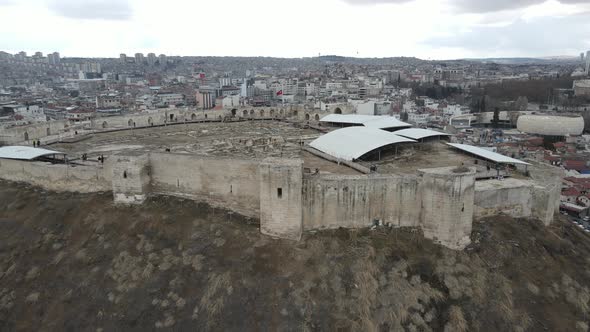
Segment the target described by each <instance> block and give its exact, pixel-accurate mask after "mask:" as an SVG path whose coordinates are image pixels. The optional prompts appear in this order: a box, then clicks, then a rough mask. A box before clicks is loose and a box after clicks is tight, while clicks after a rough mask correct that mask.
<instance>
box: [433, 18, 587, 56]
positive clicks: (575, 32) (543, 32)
mask: <svg viewBox="0 0 590 332" xmlns="http://www.w3.org/2000/svg"><path fill="white" fill-rule="evenodd" d="M588 31H590V13H584V14H579V15H571V16H566V17H542V18H538V19H535V20H532V21H525V20H522V19H519V20H516V21H515V22H514V23H512V24H509V25H506V26H476V27H473V28H471V29H470V30H468V31H465V32H459V33H456V34H454V35H452V36H449V37H439V38H431V39H429V40H426V41H425V44H426V45H429V46H433V47H441V48H449V47H450V48H458V49H464V50H471V51H472V52H474V53H476V54H480V55H481V56H482V57H496V56H524V55H533V56H549V55H567V54H578V53H577V52H579V50H582V49H587V48H589V47H590V42H589V39H588V35H587V34H588V33H587V32H588Z"/></svg>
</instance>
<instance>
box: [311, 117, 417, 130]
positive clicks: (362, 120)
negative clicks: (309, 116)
mask: <svg viewBox="0 0 590 332" xmlns="http://www.w3.org/2000/svg"><path fill="white" fill-rule="evenodd" d="M320 122H331V123H344V124H356V125H363V126H365V127H370V128H377V129H386V128H403V127H411V126H412V125H410V124H408V123H405V122H402V121H400V120H398V119H396V118H394V117H392V116H376V115H361V114H344V115H343V114H330V115H326V116H324V117H323V118H322V119H321V120H320Z"/></svg>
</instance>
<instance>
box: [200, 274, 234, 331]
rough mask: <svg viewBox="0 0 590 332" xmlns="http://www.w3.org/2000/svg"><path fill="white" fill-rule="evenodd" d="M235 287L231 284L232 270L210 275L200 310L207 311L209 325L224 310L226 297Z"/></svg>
mask: <svg viewBox="0 0 590 332" xmlns="http://www.w3.org/2000/svg"><path fill="white" fill-rule="evenodd" d="M232 292H233V288H232V286H231V276H230V272H229V271H228V272H225V273H222V274H215V273H213V274H211V275H209V278H208V282H207V288H206V289H205V293H204V294H203V296H202V297H201V301H200V302H199V303H200V309H201V310H200V311H205V312H206V313H207V325H208V326H211V325H213V323H214V322H215V321H216V319H217V317H218V316H219V314H220V313H221V311H222V310H223V305H224V302H225V297H226V296H227V295H231V294H232Z"/></svg>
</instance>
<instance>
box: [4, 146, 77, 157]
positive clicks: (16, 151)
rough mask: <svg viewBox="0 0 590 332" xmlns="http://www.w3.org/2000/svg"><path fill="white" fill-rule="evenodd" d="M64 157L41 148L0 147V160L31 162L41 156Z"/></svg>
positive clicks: (56, 152)
mask: <svg viewBox="0 0 590 332" xmlns="http://www.w3.org/2000/svg"><path fill="white" fill-rule="evenodd" d="M54 154H59V155H64V154H65V153H63V152H59V151H52V150H47V149H41V148H33V147H30V146H4V147H0V158H1V159H21V160H32V159H35V158H39V157H42V156H48V155H54Z"/></svg>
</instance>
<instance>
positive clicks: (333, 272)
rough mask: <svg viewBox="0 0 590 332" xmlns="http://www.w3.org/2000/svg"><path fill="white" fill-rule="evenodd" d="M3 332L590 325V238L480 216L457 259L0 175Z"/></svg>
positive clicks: (361, 233)
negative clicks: (267, 228) (278, 236)
mask: <svg viewBox="0 0 590 332" xmlns="http://www.w3.org/2000/svg"><path fill="white" fill-rule="evenodd" d="M0 211H2V212H1V213H0V330H3V331H4V330H19V331H25V330H77V331H83V330H87V331H113V330H126V331H129V330H131V331H145V330H154V329H157V330H162V331H166V330H180V331H184V330H228V331H246V330H251V331H260V330H276V331H279V330H280V331H284V330H293V331H299V330H318V331H319V330H340V331H359V330H364V331H386V330H405V331H443V330H445V331H544V330H547V331H576V330H579V331H586V330H587V329H588V317H589V314H590V303H589V301H590V289H589V287H590V256H588V252H589V251H590V240H589V237H588V236H587V235H586V234H584V233H582V232H580V231H579V230H578V229H577V228H575V227H573V226H572V225H571V224H569V223H567V222H565V221H563V220H558V221H556V222H555V223H554V224H553V225H552V226H551V227H547V228H545V227H543V226H542V225H540V224H539V223H538V222H536V221H534V220H525V219H522V220H514V219H511V218H508V217H495V218H492V219H485V220H481V221H479V222H475V223H474V230H473V233H472V242H473V243H472V245H471V246H469V247H468V248H467V249H466V250H464V251H453V250H449V249H446V248H444V247H442V246H438V245H434V244H433V243H432V242H431V241H428V240H425V239H424V238H423V237H422V235H421V234H420V233H419V231H417V230H414V229H389V228H378V229H376V230H372V231H371V230H368V229H363V230H343V229H339V230H331V231H321V232H315V233H307V234H305V235H304V237H303V239H302V240H301V241H299V242H291V241H287V240H273V239H271V238H269V237H267V236H264V235H262V234H260V233H259V231H258V226H257V221H256V220H251V219H246V218H243V217H240V216H239V215H237V214H232V213H230V212H227V211H224V210H220V209H214V208H211V207H209V206H207V205H204V204H199V203H195V202H193V201H189V200H183V199H178V198H171V197H163V196H160V197H154V198H151V199H149V200H148V201H147V202H146V203H145V204H144V205H142V206H136V207H120V206H115V205H113V203H112V196H111V194H110V193H103V194H76V193H54V192H47V191H44V190H41V189H39V188H36V187H29V186H25V185H22V184H15V183H10V182H0Z"/></svg>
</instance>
